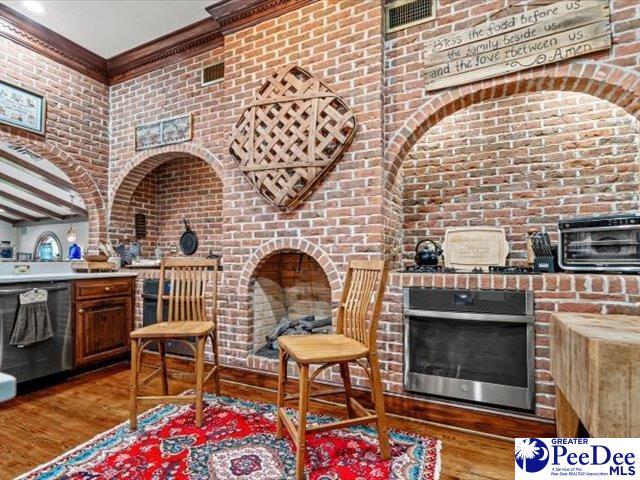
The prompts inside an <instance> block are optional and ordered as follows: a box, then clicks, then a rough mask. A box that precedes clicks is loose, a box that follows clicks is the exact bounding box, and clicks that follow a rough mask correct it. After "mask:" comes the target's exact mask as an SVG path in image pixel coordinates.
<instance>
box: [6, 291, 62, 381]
mask: <svg viewBox="0 0 640 480" xmlns="http://www.w3.org/2000/svg"><path fill="white" fill-rule="evenodd" d="M33 288H42V289H44V290H47V292H49V295H48V298H47V303H48V305H49V314H50V315H51V323H52V327H53V337H52V338H49V339H48V340H45V341H43V342H40V343H36V344H34V345H31V346H29V347H24V348H18V347H14V346H11V345H9V340H10V338H11V332H12V330H13V324H14V322H15V320H16V313H17V311H18V307H19V298H18V297H19V295H20V294H21V293H23V292H26V291H28V290H31V289H33ZM70 291H71V290H70V286H69V282H42V283H24V284H12V285H5V286H3V285H0V371H1V372H3V373H7V374H9V375H13V376H14V377H16V378H17V380H18V383H22V382H26V381H28V380H35V379H37V378H42V377H45V376H47V375H52V374H55V373H61V372H65V371H67V370H71V367H72V361H73V357H72V354H73V341H72V329H71V294H70Z"/></svg>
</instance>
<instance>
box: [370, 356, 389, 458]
mask: <svg viewBox="0 0 640 480" xmlns="http://www.w3.org/2000/svg"><path fill="white" fill-rule="evenodd" d="M369 366H370V367H371V383H372V385H371V389H372V390H373V399H374V402H375V407H376V417H377V418H376V421H377V423H378V442H379V443H380V456H381V457H382V459H383V460H389V458H390V457H391V447H390V445H389V432H388V428H387V415H386V413H385V411H384V395H383V393H382V380H381V378H380V364H379V363H378V356H377V355H376V354H375V353H373V354H371V355H369Z"/></svg>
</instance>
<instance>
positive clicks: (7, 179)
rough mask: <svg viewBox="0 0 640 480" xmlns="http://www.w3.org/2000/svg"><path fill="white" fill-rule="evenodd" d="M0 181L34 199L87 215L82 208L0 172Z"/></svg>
mask: <svg viewBox="0 0 640 480" xmlns="http://www.w3.org/2000/svg"><path fill="white" fill-rule="evenodd" d="M0 181H2V182H5V183H6V184H9V185H12V186H14V187H17V188H20V189H22V190H24V191H26V192H28V193H30V194H32V195H34V196H36V197H40V198H42V199H43V200H45V201H47V202H49V203H53V204H54V205H59V206H61V207H65V208H69V209H71V210H73V211H74V212H76V213H79V214H80V215H87V211H86V210H85V209H84V208H82V207H81V206H80V205H76V204H74V203H71V202H69V201H67V200H63V199H62V198H60V197H58V196H57V195H53V194H51V193H48V192H45V191H44V190H41V189H39V188H38V187H34V186H33V185H29V184H28V183H25V182H23V181H21V180H18V179H17V178H12V177H11V176H10V175H7V174H6V173H2V172H0Z"/></svg>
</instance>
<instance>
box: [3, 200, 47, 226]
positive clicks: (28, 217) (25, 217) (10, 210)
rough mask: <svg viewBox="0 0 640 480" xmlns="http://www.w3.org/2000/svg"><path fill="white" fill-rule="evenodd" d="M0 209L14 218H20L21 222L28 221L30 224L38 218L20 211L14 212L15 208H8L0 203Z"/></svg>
mask: <svg viewBox="0 0 640 480" xmlns="http://www.w3.org/2000/svg"><path fill="white" fill-rule="evenodd" d="M0 209H1V210H4V211H5V212H7V213H10V214H11V215H15V216H16V217H20V218H22V219H23V220H30V221H32V222H37V221H38V217H34V216H33V215H29V214H28V213H24V212H21V211H20V210H16V209H15V208H12V207H9V206H8V205H6V204H5V203H2V202H0ZM15 221H16V222H19V221H20V220H15Z"/></svg>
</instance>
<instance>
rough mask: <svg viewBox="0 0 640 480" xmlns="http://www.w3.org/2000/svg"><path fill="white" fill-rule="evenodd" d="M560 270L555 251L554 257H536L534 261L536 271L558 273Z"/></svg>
mask: <svg viewBox="0 0 640 480" xmlns="http://www.w3.org/2000/svg"><path fill="white" fill-rule="evenodd" d="M558 270H559V269H558V262H557V257H556V255H555V253H554V255H553V256H552V257H536V258H535V259H534V261H533V271H534V272H540V273H556V272H558Z"/></svg>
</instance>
